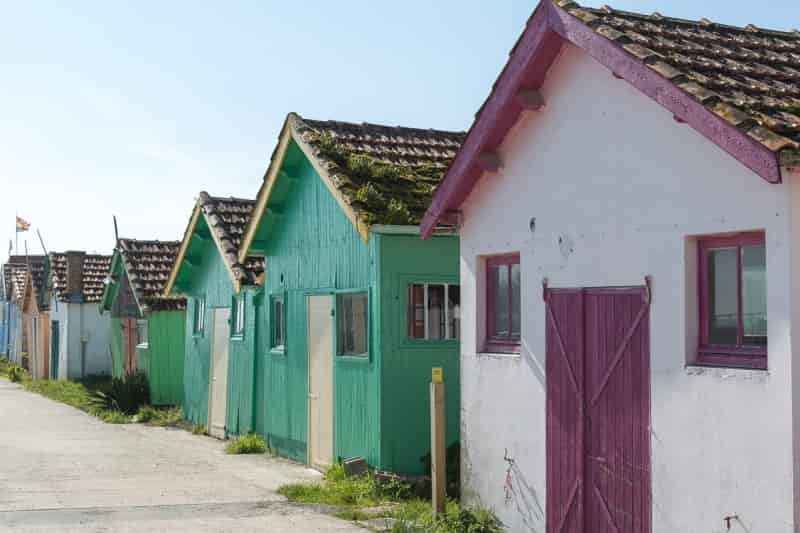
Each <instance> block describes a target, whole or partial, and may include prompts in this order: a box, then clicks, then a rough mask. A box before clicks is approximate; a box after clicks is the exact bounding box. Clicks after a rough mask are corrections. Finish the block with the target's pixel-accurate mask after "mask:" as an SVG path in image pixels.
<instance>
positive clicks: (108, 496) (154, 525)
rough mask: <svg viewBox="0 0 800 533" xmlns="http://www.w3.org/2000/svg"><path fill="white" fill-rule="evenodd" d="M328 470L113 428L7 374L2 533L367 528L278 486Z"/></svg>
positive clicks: (191, 438)
mask: <svg viewBox="0 0 800 533" xmlns="http://www.w3.org/2000/svg"><path fill="white" fill-rule="evenodd" d="M315 478H319V474H318V473H316V472H314V471H311V470H309V469H306V468H304V467H302V466H298V465H295V464H292V463H289V462H287V461H283V460H280V459H272V458H268V457H266V456H229V455H225V453H224V452H223V443H222V442H220V441H218V440H215V439H212V438H210V437H202V436H196V435H192V434H191V433H189V432H186V431H181V430H175V429H162V428H152V427H145V426H142V425H139V424H130V425H112V424H106V423H104V422H101V421H100V420H98V419H96V418H94V417H91V416H89V415H87V414H85V413H82V412H80V411H78V410H76V409H73V408H72V407H69V406H67V405H64V404H60V403H58V402H54V401H52V400H49V399H47V398H44V397H42V396H39V395H37V394H33V393H29V392H26V391H24V390H23V389H22V388H20V387H19V386H17V385H14V384H12V383H10V382H8V381H6V380H5V379H0V531H3V532H5V531H13V532H22V531H25V532H28V531H30V532H35V531H42V532H56V531H58V532H73V531H74V532H86V531H93V532H116V531H119V532H134V531H135V532H148V531H159V532H162V531H167V532H189V531H191V532H211V531H236V532H237V533H238V532H243V531H266V532H292V533H306V532H309V533H310V532H318V531H335V532H356V531H358V532H362V533H363V531H364V530H363V529H360V528H358V527H356V526H354V525H353V524H351V523H348V522H346V521H343V520H339V519H337V518H334V517H332V516H328V515H326V514H324V513H322V512H319V510H318V509H315V508H312V507H308V506H300V505H294V504H290V503H288V502H286V501H285V499H284V498H283V497H282V496H280V495H278V494H277V493H276V492H275V491H276V489H277V488H278V487H279V486H280V485H282V484H284V483H290V482H294V481H302V480H310V479H315Z"/></svg>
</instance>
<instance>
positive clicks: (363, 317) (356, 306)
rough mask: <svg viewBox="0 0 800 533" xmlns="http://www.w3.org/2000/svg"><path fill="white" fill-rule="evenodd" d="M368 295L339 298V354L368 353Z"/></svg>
mask: <svg viewBox="0 0 800 533" xmlns="http://www.w3.org/2000/svg"><path fill="white" fill-rule="evenodd" d="M367 301H368V299H367V295H366V294H343V295H341V296H339V313H338V314H339V317H338V318H339V327H338V332H339V333H338V337H339V354H340V355H363V354H366V353H367Z"/></svg>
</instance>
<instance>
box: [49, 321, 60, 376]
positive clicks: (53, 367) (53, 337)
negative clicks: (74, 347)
mask: <svg viewBox="0 0 800 533" xmlns="http://www.w3.org/2000/svg"><path fill="white" fill-rule="evenodd" d="M59 346H60V342H59V334H58V321H57V320H52V321H51V322H50V379H58V359H59V357H58V355H59V354H58V347H59Z"/></svg>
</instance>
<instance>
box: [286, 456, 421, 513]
mask: <svg viewBox="0 0 800 533" xmlns="http://www.w3.org/2000/svg"><path fill="white" fill-rule="evenodd" d="M278 493H279V494H282V495H283V496H286V497H287V498H288V499H289V501H293V502H301V503H322V504H326V505H336V506H340V507H356V508H364V507H376V506H379V505H383V504H387V503H394V502H398V501H402V500H404V499H406V498H408V497H409V496H410V495H411V490H410V488H409V487H408V486H407V485H404V484H402V483H398V482H391V483H379V482H378V481H377V480H376V479H375V478H374V477H373V476H372V475H371V474H364V475H363V476H358V477H345V475H344V467H342V466H341V465H333V466H331V467H330V468H329V469H328V471H327V472H325V475H324V476H323V478H322V482H321V483H293V484H290V485H284V486H282V487H280V488H279V489H278Z"/></svg>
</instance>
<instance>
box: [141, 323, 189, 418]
mask: <svg viewBox="0 0 800 533" xmlns="http://www.w3.org/2000/svg"><path fill="white" fill-rule="evenodd" d="M147 320H148V336H149V344H148V346H147V347H146V348H144V347H141V346H137V347H136V366H137V367H138V368H139V369H140V370H144V371H145V372H147V377H148V379H149V381H150V403H152V404H153V405H180V404H181V402H182V400H183V364H184V342H185V334H186V313H185V312H184V311H156V312H153V313H151V314H149V315H148V317H147Z"/></svg>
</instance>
